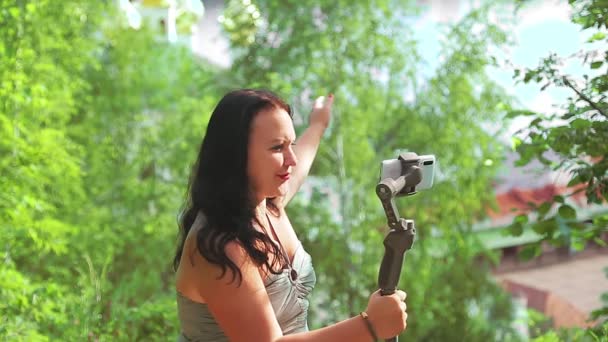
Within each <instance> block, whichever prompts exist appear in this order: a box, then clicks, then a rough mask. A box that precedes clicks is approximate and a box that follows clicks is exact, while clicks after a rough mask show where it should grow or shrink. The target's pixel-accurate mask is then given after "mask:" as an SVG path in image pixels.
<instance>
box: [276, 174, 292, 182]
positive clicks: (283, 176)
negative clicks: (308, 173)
mask: <svg viewBox="0 0 608 342" xmlns="http://www.w3.org/2000/svg"><path fill="white" fill-rule="evenodd" d="M277 176H278V177H279V178H281V179H282V180H284V181H286V180H288V179H289V176H290V174H289V173H283V174H280V175H277Z"/></svg>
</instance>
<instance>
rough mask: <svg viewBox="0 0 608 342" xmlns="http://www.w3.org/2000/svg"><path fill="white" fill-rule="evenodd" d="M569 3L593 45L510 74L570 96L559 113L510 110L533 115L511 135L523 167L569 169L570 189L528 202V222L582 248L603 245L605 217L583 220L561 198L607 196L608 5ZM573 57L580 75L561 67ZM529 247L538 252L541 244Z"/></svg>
mask: <svg viewBox="0 0 608 342" xmlns="http://www.w3.org/2000/svg"><path fill="white" fill-rule="evenodd" d="M571 5H572V6H573V11H574V15H573V18H572V20H573V22H575V23H577V24H579V25H581V27H582V29H583V30H593V31H595V32H591V34H590V35H591V38H590V39H589V43H593V44H590V45H589V48H588V49H587V50H583V51H581V52H579V53H577V54H576V55H574V56H570V57H567V58H562V57H560V56H558V55H556V54H551V55H549V56H548V57H546V58H544V59H542V60H541V61H540V64H539V66H538V67H537V68H533V69H517V70H515V76H514V77H515V79H516V80H517V81H518V82H524V83H529V82H535V83H538V84H542V87H541V91H546V90H545V89H547V88H548V87H558V88H565V89H568V90H570V91H571V93H572V96H570V97H569V98H568V100H567V103H565V104H564V105H563V106H562V109H563V112H562V113H557V114H552V115H544V114H538V113H532V112H528V111H526V112H522V111H514V112H512V113H511V116H512V117H515V116H521V115H526V116H529V117H530V119H531V123H530V125H529V127H528V128H526V129H525V130H524V131H522V132H520V133H522V134H520V137H518V138H514V142H515V146H516V147H517V152H518V153H519V155H520V159H519V161H518V162H517V165H519V166H524V165H526V164H528V163H529V162H530V161H532V160H534V159H536V160H538V161H540V162H541V163H543V164H544V165H546V166H548V167H551V168H552V169H554V170H563V171H566V173H569V174H570V181H569V183H568V186H570V187H571V188H572V192H571V193H569V194H566V195H565V196H563V197H562V196H558V197H556V198H554V199H553V200H552V201H549V202H546V203H543V204H541V205H540V206H538V207H536V206H531V209H532V210H533V212H534V214H535V215H537V218H536V219H535V220H530V223H529V226H530V227H531V229H533V230H534V231H536V232H537V233H539V234H541V235H542V236H543V240H545V241H549V242H551V243H552V244H555V245H567V246H570V247H572V248H574V249H576V250H580V249H582V248H584V247H585V245H586V244H587V242H588V241H595V242H597V243H600V244H602V241H601V240H600V239H599V237H600V236H601V234H602V233H603V232H606V227H607V226H606V221H607V220H608V216H606V214H603V215H598V216H596V217H593V218H592V222H591V223H590V224H584V223H581V220H580V218H579V217H578V215H577V212H576V210H575V209H574V208H573V207H572V206H570V205H569V204H567V203H565V200H567V199H568V198H569V197H571V196H572V195H574V194H576V193H579V192H584V193H585V196H586V198H587V203H588V204H590V205H593V204H599V205H601V204H605V203H606V199H608V159H607V156H608V144H606V141H608V121H607V120H606V119H608V106H607V102H606V94H607V93H608V74H606V73H605V72H603V71H602V70H603V68H602V65H604V64H605V62H606V61H608V51H607V50H606V43H608V38H607V37H606V36H605V33H604V32H602V31H601V30H603V29H606V11H607V9H608V7H607V5H606V4H605V2H603V1H576V2H574V1H571ZM572 60H578V61H580V63H581V64H582V65H584V66H586V67H587V69H586V71H585V74H584V75H582V79H577V78H576V77H575V76H574V75H568V74H565V73H564V72H563V71H562V70H561V69H562V68H561V66H562V65H565V64H567V63H568V62H571V61H572ZM604 66H605V65H604ZM522 135H523V137H521V136H522ZM548 152H554V153H557V155H558V156H559V160H557V161H554V160H551V159H548V158H547V157H546V155H547V153H548ZM516 220H518V219H516ZM511 229H512V232H513V233H514V234H519V233H520V232H521V223H520V222H517V221H514V223H513V225H512V226H511ZM530 248H532V249H535V250H536V251H538V250H539V248H540V244H536V245H535V246H532V247H530ZM535 254H537V253H530V254H529V256H533V255H535Z"/></svg>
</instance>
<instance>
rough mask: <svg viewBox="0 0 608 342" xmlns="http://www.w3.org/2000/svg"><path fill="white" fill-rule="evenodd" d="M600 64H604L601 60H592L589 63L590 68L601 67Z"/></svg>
mask: <svg viewBox="0 0 608 342" xmlns="http://www.w3.org/2000/svg"><path fill="white" fill-rule="evenodd" d="M602 64H604V62H603V61H597V62H593V63H591V69H599V68H601V67H602Z"/></svg>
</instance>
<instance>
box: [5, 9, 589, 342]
mask: <svg viewBox="0 0 608 342" xmlns="http://www.w3.org/2000/svg"><path fill="white" fill-rule="evenodd" d="M0 4H2V6H0V8H1V9H0V20H1V21H0V23H2V24H4V25H0V32H1V33H2V35H3V36H4V37H7V38H5V39H3V41H2V42H1V43H0V44H1V45H0V52H2V53H1V54H0V60H1V61H2V63H0V76H1V77H2V78H0V79H2V81H1V82H0V103H1V106H2V107H0V132H1V134H0V153H1V154H2V158H0V174H2V178H0V184H1V185H2V189H3V190H5V191H3V192H2V193H1V194H0V217H1V221H0V225H1V227H0V228H2V231H3V234H0V246H2V247H3V248H4V249H3V252H4V253H3V256H4V258H3V260H2V268H0V285H1V286H0V317H1V318H0V338H2V339H9V340H28V341H29V340H85V339H87V340H89V339H90V340H102V341H105V340H111V341H132V340H167V339H174V338H175V335H176V333H177V331H178V327H177V319H176V310H175V302H174V299H175V298H174V289H173V273H172V270H171V269H170V263H171V257H172V253H173V248H174V240H175V234H176V215H177V212H178V210H179V206H180V205H181V201H182V200H183V194H184V191H185V188H186V184H187V179H188V174H189V171H190V165H191V163H192V161H193V160H194V158H195V152H196V149H197V147H198V144H199V143H200V141H201V137H202V134H203V132H204V128H205V126H206V123H207V120H208V118H209V115H210V113H211V110H212V108H213V106H214V105H215V103H216V101H217V100H218V98H219V97H220V96H221V94H222V93H224V91H225V90H227V89H230V88H233V87H246V86H252V87H265V88H270V89H273V90H276V91H278V92H279V93H281V94H282V95H284V97H286V98H287V99H288V100H289V101H290V102H291V103H292V104H293V107H294V108H295V111H296V117H295V121H296V124H297V130H298V131H301V130H302V129H303V127H305V126H306V125H305V122H306V120H307V116H306V114H305V113H306V111H308V110H309V108H310V102H311V99H312V98H313V97H314V96H316V95H320V94H323V93H326V92H328V91H332V92H334V93H335V94H336V96H337V103H336V106H335V107H336V112H335V117H334V121H333V123H332V125H331V127H330V128H329V130H328V131H327V135H326V137H325V140H324V142H323V145H322V146H321V149H320V151H319V156H318V159H317V161H316V163H315V165H314V167H313V170H312V176H313V177H312V178H311V182H309V183H307V185H306V187H305V189H304V191H303V193H302V194H300V196H299V197H298V198H297V199H296V201H294V205H293V206H292V207H290V208H289V210H290V214H291V217H292V219H293V222H294V226H295V227H296V229H297V230H298V231H299V233H300V235H301V238H302V240H303V241H304V243H305V244H306V246H307V249H308V250H309V251H310V252H311V254H312V255H313V258H314V262H315V268H316V270H317V275H318V277H319V281H318V287H317V289H316V290H315V292H314V295H313V298H312V300H313V312H312V317H311V318H312V324H311V325H312V326H314V327H318V326H321V325H326V324H329V323H332V322H335V321H337V320H339V319H343V318H345V317H346V316H347V315H352V314H356V313H357V312H358V311H360V310H361V309H362V308H364V307H365V305H366V302H367V296H368V295H369V293H370V292H371V291H372V290H373V289H374V288H375V286H376V284H375V279H376V277H377V272H378V265H379V262H380V260H381V257H382V253H383V249H382V238H383V236H384V234H385V233H386V230H385V229H386V228H385V219H384V217H383V213H382V212H381V206H380V203H379V201H378V199H377V198H376V196H375V194H374V192H373V189H374V186H375V183H376V182H377V176H378V167H379V164H380V160H381V159H387V158H394V157H396V156H397V153H398V151H401V150H404V149H406V150H410V151H415V152H417V153H419V154H430V153H433V154H436V155H437V157H438V160H439V172H438V174H437V178H436V184H435V186H434V187H433V189H432V190H429V191H426V192H421V193H419V194H417V195H416V196H413V197H410V198H407V199H399V200H398V205H399V210H400V213H401V214H402V216H405V217H408V218H409V217H411V218H414V219H415V220H416V223H417V226H418V234H419V236H418V240H417V241H416V243H415V245H414V249H413V250H412V251H410V252H409V253H408V254H407V256H406V263H405V267H404V271H403V276H402V279H401V283H400V284H401V287H402V288H404V289H405V290H406V291H407V292H408V293H409V297H408V298H409V299H408V306H409V308H410V309H409V311H410V313H411V315H410V325H409V328H408V331H407V332H406V333H405V335H404V337H406V338H410V339H412V340H451V339H452V338H453V336H459V337H462V338H463V339H466V340H468V341H488V340H497V339H500V340H516V339H517V337H516V336H515V335H513V332H512V331H511V328H510V324H511V312H510V311H511V310H510V305H509V303H508V302H509V298H508V297H507V296H506V295H505V294H504V293H503V292H502V291H501V290H500V289H499V287H498V286H497V285H496V284H494V283H493V281H492V280H490V277H489V274H488V270H487V265H479V264H478V263H477V262H476V260H477V257H478V256H479V255H480V254H482V253H483V250H482V248H481V246H480V245H479V243H478V242H477V241H476V240H475V239H474V238H473V237H472V234H470V230H469V229H470V228H469V227H470V225H471V223H472V222H474V221H475V220H476V219H478V218H480V217H481V216H482V215H483V213H484V212H485V208H486V206H487V205H488V203H489V201H491V199H492V193H491V191H488V189H490V188H491V185H492V184H491V181H492V179H493V177H494V175H495V172H496V168H497V167H498V164H499V163H498V161H499V160H500V159H501V155H502V148H501V147H500V143H499V142H498V141H497V140H496V137H495V135H494V134H492V133H489V132H488V131H487V129H486V127H487V126H484V125H486V124H488V123H497V122H498V120H499V118H500V117H501V116H502V115H503V114H504V113H502V112H501V111H502V110H503V109H502V108H504V104H505V103H509V99H508V98H507V97H506V96H505V94H503V92H502V91H501V90H500V88H499V87H497V86H496V84H494V83H493V82H491V81H490V79H489V78H488V77H487V76H486V75H485V72H484V70H485V67H486V66H488V65H491V64H492V63H494V62H493V60H492V58H489V57H487V56H488V54H487V53H486V52H487V50H488V49H490V48H492V47H496V46H500V45H502V44H505V43H506V41H507V37H506V35H505V34H504V32H502V31H501V30H500V29H499V28H498V27H496V26H495V25H492V24H491V23H489V22H487V20H486V19H485V18H486V17H487V16H486V14H485V13H486V12H485V11H486V10H487V8H481V9H479V10H478V11H474V12H472V13H470V14H469V15H468V16H467V17H466V18H464V19H463V20H462V22H460V23H458V24H457V25H453V26H450V27H446V28H445V34H446V43H445V45H444V49H443V51H442V55H441V57H442V61H443V62H442V63H441V65H440V66H439V68H438V70H437V71H436V72H435V73H434V74H433V76H430V77H427V78H426V79H423V76H422V75H421V74H420V72H419V69H420V68H421V67H422V63H423V61H421V60H420V58H419V56H418V53H417V51H416V49H417V45H416V37H414V35H413V34H412V31H411V30H410V28H409V25H410V24H409V22H408V20H409V19H408V18H409V17H411V15H412V14H415V13H416V9H415V8H414V7H413V5H412V4H410V3H409V2H407V1H388V0H378V1H369V2H350V1H338V2H320V3H314V4H313V3H312V2H302V1H298V2H296V1H289V2H284V3H278V2H276V1H255V2H252V6H253V7H252V8H250V9H249V10H248V8H249V7H247V6H249V5H244V4H243V2H240V1H230V2H229V3H228V6H227V9H226V12H225V13H224V21H223V24H224V27H225V30H226V33H228V36H229V37H230V38H231V42H232V49H231V53H232V54H233V56H234V58H235V60H234V63H233V65H232V67H231V69H229V70H225V71H222V70H218V69H217V68H214V67H212V66H209V65H207V64H205V63H203V62H201V61H200V60H198V59H197V58H196V57H194V56H192V54H191V52H190V51H187V50H186V49H182V48H180V47H177V46H172V45H168V44H166V43H164V42H163V41H162V39H159V37H158V32H156V31H155V28H152V27H148V26H146V25H144V26H143V27H142V28H141V29H140V30H139V31H134V30H131V29H129V28H127V27H126V25H125V23H124V20H123V19H121V16H120V15H118V13H117V12H116V9H115V8H114V6H115V4H111V3H110V2H95V1H92V2H91V1H37V2H27V3H26V2H23V1H18V2H14V1H9V0H0ZM243 6H245V7H243ZM255 13H258V14H255ZM286 13H289V15H286ZM258 15H259V16H260V17H258ZM57 18H62V19H61V23H60V24H58V22H57V20H58V19H57ZM259 18H262V19H263V21H262V22H261V23H263V25H262V24H260V22H258V21H257V20H258V19H259ZM404 18H406V19H408V20H404ZM7 23H9V24H8V25H7ZM474 28H475V29H474ZM471 32H475V33H471ZM75 52H77V53H75ZM438 57H439V56H438ZM406 98H407V100H406ZM579 125H580V126H581V127H584V126H585V124H584V123H580V124H579ZM307 194H308V195H307ZM562 212H563V214H564V217H565V218H569V219H572V218H573V217H572V211H571V210H570V209H568V208H564V209H563V210H562ZM345 270H346V271H347V272H345ZM323 315H325V316H323Z"/></svg>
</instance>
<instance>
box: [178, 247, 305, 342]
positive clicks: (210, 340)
mask: <svg viewBox="0 0 608 342" xmlns="http://www.w3.org/2000/svg"><path fill="white" fill-rule="evenodd" d="M292 267H293V269H294V270H295V271H296V272H297V277H296V279H292V277H291V276H290V274H291V270H289V269H284V270H283V272H282V273H280V274H270V276H268V278H266V280H265V281H264V286H265V287H266V292H267V293H268V297H269V298H270V303H271V304H272V308H273V309H274V313H275V315H276V318H277V321H278V322H279V326H280V327H281V330H282V331H283V335H287V334H293V333H298V332H302V331H308V323H307V316H308V305H309V304H308V299H307V297H308V295H309V294H310V292H311V291H312V289H313V288H314V286H315V283H316V276H315V271H314V269H313V267H312V261H311V258H310V255H309V254H308V253H307V252H306V251H305V250H304V248H303V247H302V244H301V243H300V245H299V246H298V247H297V248H296V251H295V254H294V257H293V264H292ZM177 312H178V317H179V320H180V325H181V334H180V336H179V339H178V341H179V342H186V341H188V342H193V341H200V342H227V341H228V338H227V337H226V335H225V334H224V332H223V331H222V329H221V328H220V326H219V325H218V324H217V322H216V321H215V319H214V318H213V316H212V315H211V312H210V311H209V308H208V307H207V305H206V304H201V303H197V302H194V301H192V300H191V299H190V298H187V297H185V296H183V295H182V294H181V293H179V292H178V293H177Z"/></svg>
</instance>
